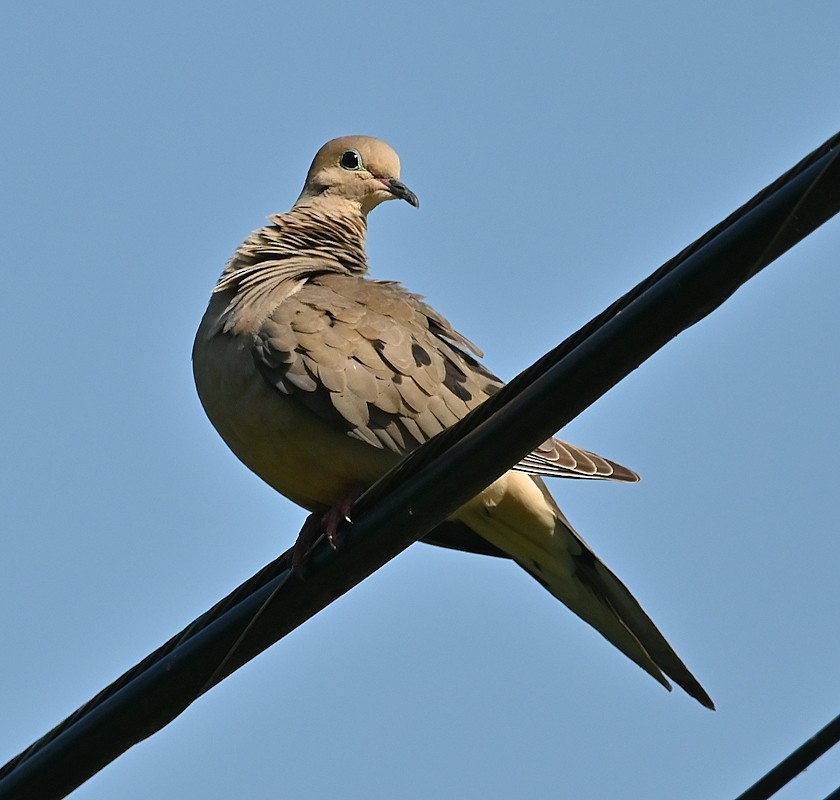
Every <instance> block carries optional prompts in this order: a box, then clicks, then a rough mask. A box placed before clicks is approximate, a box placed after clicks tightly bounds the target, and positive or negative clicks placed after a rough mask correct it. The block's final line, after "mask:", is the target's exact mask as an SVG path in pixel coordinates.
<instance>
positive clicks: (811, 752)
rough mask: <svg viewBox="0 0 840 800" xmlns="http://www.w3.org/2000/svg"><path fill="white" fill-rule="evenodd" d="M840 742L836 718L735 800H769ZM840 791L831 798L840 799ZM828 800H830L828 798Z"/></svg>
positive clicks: (838, 718) (839, 728)
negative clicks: (768, 799)
mask: <svg viewBox="0 0 840 800" xmlns="http://www.w3.org/2000/svg"><path fill="white" fill-rule="evenodd" d="M838 741H840V716H837V717H835V718H834V719H833V720H832V721H831V722H829V723H828V725H826V726H825V727H824V728H822V729H821V730H819V731H818V732H817V733H815V734H814V735H813V736H812V737H811V738H810V739H808V741H807V742H805V743H804V744H803V745H802V746H800V747H798V748H797V749H796V750H794V751H793V752H792V753H791V754H790V755H789V756H788V757H787V758H786V759H784V761H781V762H780V763H779V764H777V765H776V766H775V767H773V769H771V770H770V772H768V773H767V774H766V775H765V776H764V777H763V778H761V779H760V780H758V781H756V783H754V784H753V785H752V786H750V788H749V789H747V791H745V792H744V793H743V794H739V795H738V797H736V798H735V800H767V798H768V797H772V796H773V795H774V794H776V792H778V791H779V789H781V788H782V787H783V786H785V785H787V784H788V783H789V782H790V781H791V780H793V779H794V778H795V777H796V776H797V775H799V774H800V773H801V772H804V771H805V770H806V769H808V767H810V766H811V764H813V763H814V762H815V761H816V760H817V759H818V758H819V757H820V756H821V755H823V754H824V753H826V752H827V751H828V750H830V749H831V748H832V747H834V745H836V744H837V742H838ZM838 792H840V789H837V790H835V791H834V792H832V793H831V794H830V795H829V798H831V799H832V800H836V798H840V794H838ZM826 800H828V798H826Z"/></svg>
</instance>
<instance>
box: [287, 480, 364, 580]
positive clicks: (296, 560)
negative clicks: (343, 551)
mask: <svg viewBox="0 0 840 800" xmlns="http://www.w3.org/2000/svg"><path fill="white" fill-rule="evenodd" d="M363 491H364V489H363V488H362V487H354V488H353V489H350V490H348V491H347V492H345V493H344V494H343V495H342V496H341V497H340V498H339V499H338V502H336V503H335V505H333V506H331V507H330V508H328V509H327V510H326V511H325V512H323V513H322V512H319V511H313V512H312V513H311V514H310V515H309V516H308V517H307V518H306V521H305V522H304V523H303V527H302V528H301V529H300V533H299V534H298V537H297V541H296V542H295V544H294V547H293V548H292V572H296V573H297V574H298V575H303V565H304V564H305V563H306V559H307V558H309V553H310V552H311V551H312V548H313V547H314V546H315V545H316V544H317V542H318V541H319V540H320V539H321V537H322V536H324V537H325V538H326V540H327V541H328V542H329V545H330V547H332V549H333V550H335V549H336V548H337V547H338V537H339V533H340V532H341V528H342V526H343V525H345V524H346V523H351V522H352V520H351V519H350V516H349V515H350V510H351V509H352V507H353V503H355V502H356V500H357V499H358V497H359V495H360V494H361V493H362V492H363Z"/></svg>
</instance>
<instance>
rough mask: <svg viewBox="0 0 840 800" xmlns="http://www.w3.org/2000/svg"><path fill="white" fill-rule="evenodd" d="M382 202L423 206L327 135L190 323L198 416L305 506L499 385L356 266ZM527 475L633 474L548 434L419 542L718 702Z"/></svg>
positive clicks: (393, 163) (323, 499) (361, 478)
mask: <svg viewBox="0 0 840 800" xmlns="http://www.w3.org/2000/svg"><path fill="white" fill-rule="evenodd" d="M395 198H398V199H402V200H406V201H407V202H408V203H410V204H411V205H413V206H417V205H418V201H417V197H416V196H415V195H414V193H413V192H411V191H410V190H409V189H408V188H407V187H406V185H405V184H404V183H402V182H401V181H400V162H399V158H398V157H397V154H396V153H395V152H394V151H393V150H392V149H391V148H390V147H389V146H388V145H387V144H385V143H384V142H382V141H380V140H378V139H375V138H372V137H368V136H348V137H343V138H340V139H334V140H332V141H330V142H327V144H325V145H324V146H323V147H322V148H321V149H320V150H319V151H318V153H317V154H316V156H315V159H314V161H313V162H312V166H311V167H310V169H309V173H308V175H307V177H306V183H305V185H304V187H303V191H302V192H301V195H300V197H299V198H298V199H297V201H296V202H295V204H294V206H293V207H292V209H291V210H290V211H288V212H287V213H285V214H277V215H274V216H272V217H270V218H269V224H268V225H266V226H265V227H263V228H260V229H259V230H257V231H255V232H254V233H252V234H251V235H250V236H249V237H248V238H247V239H245V241H244V242H243V243H242V245H241V246H240V247H239V249H238V250H237V251H236V253H235V254H234V256H233V258H231V260H230V261H229V262H228V264H227V266H226V267H225V269H224V271H223V272H222V275H221V277H220V279H219V281H218V283H217V284H216V287H215V289H214V290H213V293H212V296H211V299H210V304H209V306H208V308H207V312H206V313H205V315H204V318H203V319H202V321H201V325H200V327H199V329H198V333H197V335H196V339H195V345H194V348H193V369H194V374H195V382H196V387H197V389H198V394H199V397H200V398H201V403H202V405H203V406H204V409H205V411H206V413H207V416H208V417H209V418H210V421H211V422H212V423H213V425H214V426H215V428H216V430H217V431H218V432H219V434H220V435H221V437H222V438H223V439H224V441H225V442H226V443H227V444H228V446H229V447H230V448H231V450H233V452H234V453H235V454H236V455H237V456H238V457H239V459H240V460H241V461H242V462H243V463H244V464H245V465H246V466H247V467H249V468H250V469H251V470H253V471H254V472H255V473H256V474H257V475H259V476H260V477H261V478H262V479H263V480H264V481H266V482H267V483H268V484H270V485H271V486H273V487H274V488H275V489H276V490H277V491H278V492H280V493H281V494H283V495H285V496H286V497H288V498H289V499H291V500H292V501H294V502H295V503H297V504H298V505H301V506H303V507H304V508H306V509H309V510H310V511H313V512H323V511H325V510H327V509H330V508H335V507H336V505H337V504H340V503H342V502H344V500H345V499H346V498H347V497H348V495H350V493H352V492H353V491H354V490H358V489H359V488H360V487H366V486H368V485H370V484H372V483H373V482H374V481H375V480H376V479H377V478H379V477H380V476H382V475H383V474H384V473H385V472H386V471H387V470H388V469H389V468H391V467H392V466H394V464H396V463H397V462H398V461H399V460H400V459H401V458H402V457H403V456H404V455H405V454H406V453H408V452H409V451H411V450H413V449H414V448H416V447H418V446H419V445H420V444H422V443H423V442H425V441H426V440H428V439H430V438H431V437H432V436H434V435H435V434H437V433H439V432H440V431H441V430H443V429H444V428H446V427H448V426H450V425H452V424H454V423H455V422H457V421H458V420H459V419H461V418H462V417H463V416H465V415H466V414H467V412H468V411H470V410H471V409H473V408H475V407H476V406H477V405H479V404H480V403H481V402H482V401H483V400H485V399H486V398H487V397H488V396H490V395H491V394H493V393H494V392H496V391H497V390H498V389H499V387H500V386H501V385H502V382H501V381H500V380H499V379H498V378H497V377H496V376H495V375H493V374H492V373H491V372H489V371H488V370H487V369H486V368H485V367H484V366H483V365H482V364H481V362H480V361H479V358H480V357H481V355H482V354H481V352H480V351H479V350H478V349H477V348H476V347H475V346H474V345H473V344H472V343H471V342H470V341H469V340H467V339H466V338H465V337H464V336H462V335H461V334H460V333H458V332H457V331H456V330H455V329H454V328H453V327H452V326H451V325H450V324H449V323H448V322H447V321H446V320H445V319H444V318H443V317H442V316H441V315H440V314H438V313H437V312H436V311H434V309H432V308H431V307H430V306H429V305H427V304H426V303H425V302H423V300H422V299H421V297H420V296H418V295H416V294H412V293H411V292H408V291H407V290H406V289H404V288H403V287H402V286H401V285H400V284H398V283H395V282H392V281H379V280H372V279H371V278H369V277H368V264H367V257H366V253H365V235H366V231H367V215H368V213H369V212H370V211H371V210H372V209H374V208H375V207H376V206H377V205H379V204H380V203H382V202H384V201H386V200H393V199H395ZM539 474H544V475H550V476H562V477H571V478H602V479H612V480H622V481H635V480H638V476H637V475H636V474H635V473H634V472H632V471H631V470H629V469H627V468H626V467H622V466H620V465H619V464H616V463H614V462H612V461H609V460H607V459H605V458H602V457H600V456H598V455H595V454H594V453H591V452H588V451H586V450H582V449H580V448H578V447H575V446H573V445H570V444H567V443H565V442H561V441H559V440H557V439H552V440H551V441H549V442H546V443H545V444H544V445H543V446H541V447H540V448H539V449H538V450H536V451H535V452H534V453H532V454H531V455H530V456H528V457H527V458H526V459H524V460H523V462H521V463H520V465H518V468H517V469H515V470H512V471H510V472H508V473H506V474H505V475H502V476H501V477H500V478H499V479H498V480H496V481H495V482H494V483H493V484H492V485H491V486H489V487H488V488H487V489H485V490H484V491H483V492H481V494H479V495H478V496H476V497H475V498H473V499H472V500H470V501H469V502H468V503H467V504H466V505H464V506H463V507H462V508H461V509H460V510H459V511H458V512H457V513H456V514H455V515H454V519H455V520H457V521H458V522H460V523H462V525H461V533H460V534H457V535H456V534H452V535H450V534H447V533H446V532H445V531H444V529H440V531H439V532H434V533H433V534H432V535H431V536H430V540H431V541H433V542H434V543H437V544H443V545H446V546H453V547H459V548H462V549H466V550H473V551H476V552H497V553H501V554H504V555H507V556H508V557H509V558H511V559H513V560H514V561H515V562H516V563H517V564H519V565H520V566H521V567H522V568H523V569H525V571H526V572H528V573H530V574H531V575H532V576H533V577H534V578H536V579H537V581H539V582H540V583H541V584H542V585H543V586H544V587H545V588H546V589H547V590H548V591H549V592H551V594H553V595H554V596H555V597H556V598H558V599H559V600H561V601H562V602H563V603H565V604H566V605H567V606H568V607H569V608H570V609H571V610H572V611H574V612H575V613H576V614H577V615H578V616H580V617H581V618H582V619H584V620H585V621H586V622H588V623H589V624H590V625H592V626H593V627H594V628H595V629H596V630H597V631H598V632H599V633H601V634H602V635H603V636H604V637H605V638H606V639H607V640H609V641H610V642H612V643H613V644H614V645H615V646H616V647H617V648H618V649H619V650H621V651H622V652H623V653H624V654H625V655H627V656H628V657H629V658H631V659H632V660H633V661H635V662H636V663H637V664H638V665H639V666H640V667H642V669H644V670H645V671H647V672H648V673H649V674H650V675H652V676H653V677H654V678H655V679H656V680H657V681H659V682H660V683H661V684H663V685H664V686H666V687H667V688H668V689H670V683H669V682H668V680H667V678H666V676H667V677H668V678H671V679H672V680H673V681H674V682H676V683H677V684H678V685H680V686H681V687H682V688H683V689H684V690H685V691H686V692H687V693H688V694H690V695H691V696H692V697H694V698H696V699H697V700H698V701H699V702H700V703H702V704H703V705H704V706H707V707H709V708H714V705H713V703H712V701H711V699H710V698H709V696H708V695H707V694H706V692H705V691H704V690H703V688H702V687H701V686H700V684H699V683H698V682H697V680H696V679H695V678H694V676H693V675H692V674H691V673H690V672H689V671H688V669H687V668H686V666H685V665H684V664H683V662H682V661H681V660H680V658H679V657H678V656H677V654H676V653H675V652H674V650H673V649H672V648H671V646H670V645H669V644H668V643H667V642H666V641H665V638H664V637H663V636H662V634H661V633H660V632H659V630H658V629H657V628H656V626H655V625H654V623H653V621H652V620H651V619H650V618H649V617H648V615H647V614H646V613H645V611H644V610H643V609H642V607H641V606H640V605H639V603H638V602H637V601H636V600H635V598H634V597H633V596H632V595H631V594H630V591H629V590H628V589H627V588H626V587H625V586H624V584H623V583H622V582H621V581H620V580H619V579H618V578H617V577H616V576H615V575H614V574H613V573H612V572H611V571H610V570H609V569H608V568H607V567H606V566H605V565H604V564H603V563H602V562H601V561H600V560H599V559H598V557H597V556H596V555H595V554H594V553H593V552H592V550H591V549H590V548H589V547H588V545H587V544H586V542H584V540H583V539H582V538H581V537H580V536H579V535H578V533H577V532H576V531H575V530H574V529H573V528H572V526H571V524H570V523H569V521H568V520H567V519H566V517H565V516H564V515H563V513H562V512H561V511H560V509H559V507H558V506H557V504H556V502H555V501H554V499H553V498H552V496H551V495H550V494H549V492H548V489H547V488H546V486H545V484H544V483H543V481H542V480H541V478H540V477H538V475H539ZM464 525H465V526H466V528H464ZM476 534H477V536H476ZM479 537H481V538H479ZM485 542H486V543H487V544H485Z"/></svg>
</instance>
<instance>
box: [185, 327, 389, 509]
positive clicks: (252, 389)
mask: <svg viewBox="0 0 840 800" xmlns="http://www.w3.org/2000/svg"><path fill="white" fill-rule="evenodd" d="M199 335H201V332H199ZM193 372H194V375H195V383H196V389H197V390H198V396H199V399H200V400H201V404H202V406H203V407H204V410H205V412H206V414H207V416H208V418H209V419H210V422H211V423H212V424H213V427H214V428H216V430H217V431H218V433H219V435H220V436H221V437H222V439H223V440H224V441H225V443H226V444H227V445H228V447H230V449H231V450H232V451H233V453H234V454H235V455H236V456H237V458H239V460H240V461H242V463H243V464H245V466H247V467H248V468H249V469H251V470H252V471H253V472H255V473H256V474H257V475H258V476H259V477H260V478H262V479H263V480H264V481H265V482H266V483H268V484H269V485H270V486H272V487H273V488H274V489H276V490H277V491H278V492H280V493H281V494H282V495H284V496H286V497H288V498H289V499H290V500H292V501H293V502H295V503H297V504H298V505H300V506H303V507H304V508H306V509H309V510H311V511H313V510H316V509H321V508H327V507H330V506H332V505H334V504H335V503H337V502H338V501H339V500H340V499H341V498H342V497H343V496H344V495H346V494H347V493H348V492H350V491H353V490H354V489H356V488H358V487H363V486H367V485H369V484H371V483H373V482H374V481H375V480H376V479H377V478H379V477H380V476H381V475H383V474H384V473H385V472H386V471H387V470H388V468H389V467H390V466H392V465H393V464H394V463H396V461H397V460H398V456H397V455H396V454H394V453H391V452H390V451H386V450H384V449H383V450H378V449H377V448H374V447H371V446H370V445H369V444H365V443H363V442H361V441H358V440H356V439H353V438H351V437H349V436H348V435H347V434H345V433H344V432H343V431H338V430H336V429H335V428H332V427H330V426H329V425H327V424H326V423H324V422H323V421H322V420H320V419H319V418H318V417H317V416H316V415H315V414H313V413H312V412H311V411H309V410H308V409H306V408H305V407H304V406H303V405H302V404H300V403H298V402H297V401H296V400H295V399H294V397H293V396H289V395H285V394H282V393H281V392H279V391H278V390H277V389H275V388H274V387H273V386H270V385H269V384H268V382H267V381H265V380H264V378H263V377H262V375H260V373H259V372H258V371H257V369H256V367H255V365H254V361H253V358H252V357H251V354H250V350H249V349H248V347H247V346H246V342H244V341H243V340H241V339H239V338H238V337H230V336H226V335H224V334H221V335H216V336H214V337H212V338H211V339H210V340H209V341H207V342H205V344H204V345H203V346H202V347H200V348H195V349H194V352H193Z"/></svg>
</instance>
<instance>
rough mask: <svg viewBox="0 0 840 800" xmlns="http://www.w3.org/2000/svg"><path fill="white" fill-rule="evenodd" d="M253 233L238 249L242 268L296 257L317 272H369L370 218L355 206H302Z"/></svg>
mask: <svg viewBox="0 0 840 800" xmlns="http://www.w3.org/2000/svg"><path fill="white" fill-rule="evenodd" d="M269 222H270V223H271V224H269V225H267V226H266V227H264V228H260V229H259V230H257V231H254V233H252V234H251V236H249V237H248V238H247V239H246V240H245V241H244V242H243V243H242V245H241V246H240V248H239V249H238V250H237V253H236V256H235V261H236V262H238V266H240V267H241V266H244V265H246V264H247V265H249V266H253V265H256V264H258V263H260V262H263V261H272V262H277V261H278V260H280V261H282V260H286V259H290V258H293V259H295V261H296V262H297V263H298V264H300V263H301V260H305V261H311V262H312V266H313V270H315V271H321V270H323V269H324V268H326V269H328V270H329V271H339V272H343V271H347V272H350V273H352V274H356V275H359V274H365V273H366V272H367V269H368V266H367V254H366V251H365V237H366V234H367V219H366V217H365V215H364V214H363V213H362V212H361V210H360V209H359V207H358V205H354V204H353V203H340V204H337V203H329V204H325V203H315V202H310V203H301V204H297V205H295V206H294V207H293V208H292V209H291V210H290V211H287V212H286V213H285V214H275V215H274V216H271V217H269Z"/></svg>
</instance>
